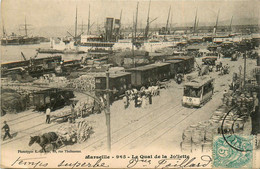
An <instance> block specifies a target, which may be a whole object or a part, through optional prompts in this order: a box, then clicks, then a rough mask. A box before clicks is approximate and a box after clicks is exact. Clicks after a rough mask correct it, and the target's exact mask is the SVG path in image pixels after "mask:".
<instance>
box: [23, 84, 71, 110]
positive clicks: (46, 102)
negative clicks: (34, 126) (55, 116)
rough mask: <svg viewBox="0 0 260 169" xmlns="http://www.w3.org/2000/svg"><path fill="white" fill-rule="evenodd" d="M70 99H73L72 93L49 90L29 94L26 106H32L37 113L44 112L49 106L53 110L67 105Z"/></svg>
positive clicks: (55, 89)
mask: <svg viewBox="0 0 260 169" xmlns="http://www.w3.org/2000/svg"><path fill="white" fill-rule="evenodd" d="M71 98H74V94H73V91H70V90H63V89H57V88H50V89H45V90H40V91H36V92H33V93H30V95H29V99H28V102H29V103H27V104H28V105H27V106H32V107H34V108H35V110H37V111H44V110H46V108H47V107H49V106H50V107H51V109H52V110H55V109H58V108H61V107H63V106H64V105H66V104H69V99H71Z"/></svg>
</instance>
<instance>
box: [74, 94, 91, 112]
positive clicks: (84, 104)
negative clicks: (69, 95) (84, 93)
mask: <svg viewBox="0 0 260 169" xmlns="http://www.w3.org/2000/svg"><path fill="white" fill-rule="evenodd" d="M93 107H94V99H92V98H90V97H88V99H87V100H80V101H78V102H77V104H76V105H75V108H74V109H75V112H76V114H77V116H78V117H86V116H88V115H90V114H92V113H93V111H92V109H93Z"/></svg>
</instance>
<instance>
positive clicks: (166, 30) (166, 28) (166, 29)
mask: <svg viewBox="0 0 260 169" xmlns="http://www.w3.org/2000/svg"><path fill="white" fill-rule="evenodd" d="M170 13H171V6H170V8H169V12H168V18H167V23H166V27H165V32H166V34H168V25H169V19H170Z"/></svg>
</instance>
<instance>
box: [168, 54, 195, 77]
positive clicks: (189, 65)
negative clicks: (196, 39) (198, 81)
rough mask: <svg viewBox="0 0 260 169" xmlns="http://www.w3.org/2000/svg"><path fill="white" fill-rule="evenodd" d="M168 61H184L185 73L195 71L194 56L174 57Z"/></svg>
mask: <svg viewBox="0 0 260 169" xmlns="http://www.w3.org/2000/svg"><path fill="white" fill-rule="evenodd" d="M167 60H182V61H183V66H184V67H183V69H184V73H185V74H186V73H190V72H192V70H193V69H194V63H195V58H194V57H193V56H174V57H168V58H167Z"/></svg>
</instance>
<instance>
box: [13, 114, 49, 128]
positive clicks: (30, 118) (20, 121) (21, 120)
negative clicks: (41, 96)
mask: <svg viewBox="0 0 260 169" xmlns="http://www.w3.org/2000/svg"><path fill="white" fill-rule="evenodd" d="M35 114H36V115H35V116H32V117H30V116H26V117H28V119H17V120H19V121H17V122H10V121H9V124H10V125H17V124H20V123H23V122H26V121H29V120H32V119H36V118H38V117H41V116H43V117H44V115H43V114H38V113H35Z"/></svg>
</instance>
